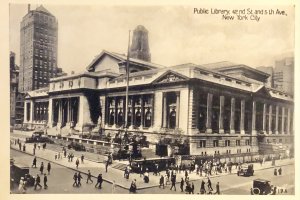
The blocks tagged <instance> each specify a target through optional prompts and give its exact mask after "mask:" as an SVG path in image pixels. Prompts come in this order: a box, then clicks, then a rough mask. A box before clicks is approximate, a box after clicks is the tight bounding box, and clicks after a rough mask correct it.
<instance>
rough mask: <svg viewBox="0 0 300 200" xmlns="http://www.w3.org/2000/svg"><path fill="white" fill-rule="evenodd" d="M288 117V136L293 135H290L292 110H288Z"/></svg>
mask: <svg viewBox="0 0 300 200" xmlns="http://www.w3.org/2000/svg"><path fill="white" fill-rule="evenodd" d="M287 114H288V116H287V127H286V134H287V135H291V133H290V131H291V130H290V129H291V127H290V126H291V108H288V112H287Z"/></svg>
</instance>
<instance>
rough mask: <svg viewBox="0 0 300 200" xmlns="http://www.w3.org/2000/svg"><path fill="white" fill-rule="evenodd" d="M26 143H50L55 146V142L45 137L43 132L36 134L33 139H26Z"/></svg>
mask: <svg viewBox="0 0 300 200" xmlns="http://www.w3.org/2000/svg"><path fill="white" fill-rule="evenodd" d="M25 142H26V143H35V142H40V143H50V144H53V143H54V141H53V140H51V139H50V138H49V137H48V136H47V135H44V133H43V132H34V133H33V134H32V136H31V137H28V138H26V140H25Z"/></svg>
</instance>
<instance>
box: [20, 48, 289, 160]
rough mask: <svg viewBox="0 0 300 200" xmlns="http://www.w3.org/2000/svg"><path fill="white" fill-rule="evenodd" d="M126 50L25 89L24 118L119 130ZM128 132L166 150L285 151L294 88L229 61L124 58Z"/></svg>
mask: <svg viewBox="0 0 300 200" xmlns="http://www.w3.org/2000/svg"><path fill="white" fill-rule="evenodd" d="M126 63H127V61H126V56H125V55H122V54H117V53H112V52H108V51H105V50H104V51H102V52H101V53H100V55H98V56H97V57H96V58H95V59H94V60H93V61H92V62H91V63H90V64H89V65H88V67H87V68H86V70H85V71H84V72H82V73H79V74H71V75H67V76H63V77H58V78H52V79H50V83H49V87H47V88H42V89H39V90H34V91H30V92H27V94H26V98H25V106H24V122H23V124H24V125H25V126H27V127H30V128H33V129H39V128H41V127H42V128H44V129H46V130H47V133H48V134H60V135H62V136H63V135H65V136H68V137H72V136H74V135H79V136H80V135H82V134H85V133H86V132H89V133H91V132H97V133H99V134H100V131H99V130H101V134H110V136H112V137H114V135H115V134H119V133H120V130H124V125H125V112H126V111H125V108H126V104H125V103H126V101H125V99H126V73H125V72H126ZM129 72H130V73H129V92H128V113H127V115H128V129H127V130H128V133H129V134H131V135H135V136H144V137H146V140H147V141H148V142H149V146H150V148H153V149H154V148H155V147H157V144H162V143H164V144H165V145H166V147H167V149H169V150H168V154H169V155H172V154H173V153H174V152H176V151H178V149H177V148H176V147H174V146H176V145H174V144H181V145H182V144H185V145H186V146H187V148H186V150H185V152H184V153H183V154H187V155H195V156H220V157H222V156H223V155H224V156H227V157H228V156H232V157H235V158H236V159H241V158H243V159H246V160H247V159H250V158H249V157H257V156H259V155H262V154H270V155H271V154H274V153H276V152H277V153H278V152H279V153H280V154H290V153H291V151H293V150H292V149H293V145H294V129H293V126H294V125H293V121H294V118H293V115H294V114H293V108H294V101H293V96H292V95H290V94H287V93H284V92H282V91H277V90H275V89H273V88H270V87H267V86H266V85H267V84H266V82H267V79H268V77H269V75H268V74H266V73H264V72H261V71H259V70H256V69H254V68H251V67H248V66H246V65H241V64H238V65H237V64H233V63H228V62H221V63H213V64H208V65H195V64H191V63H188V64H183V65H177V66H172V67H164V66H161V65H157V64H154V63H151V62H148V61H144V60H140V59H135V58H130V59H129Z"/></svg>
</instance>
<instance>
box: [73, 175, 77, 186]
mask: <svg viewBox="0 0 300 200" xmlns="http://www.w3.org/2000/svg"><path fill="white" fill-rule="evenodd" d="M73 180H74V183H73V187H74V186H77V172H75V174H74V176H73Z"/></svg>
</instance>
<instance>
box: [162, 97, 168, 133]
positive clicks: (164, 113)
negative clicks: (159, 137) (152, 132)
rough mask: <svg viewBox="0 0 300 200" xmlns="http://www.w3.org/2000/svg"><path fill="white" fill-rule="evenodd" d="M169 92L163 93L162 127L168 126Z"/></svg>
mask: <svg viewBox="0 0 300 200" xmlns="http://www.w3.org/2000/svg"><path fill="white" fill-rule="evenodd" d="M167 111H168V109H167V94H166V93H163V119H162V127H163V128H166V127H167Z"/></svg>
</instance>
